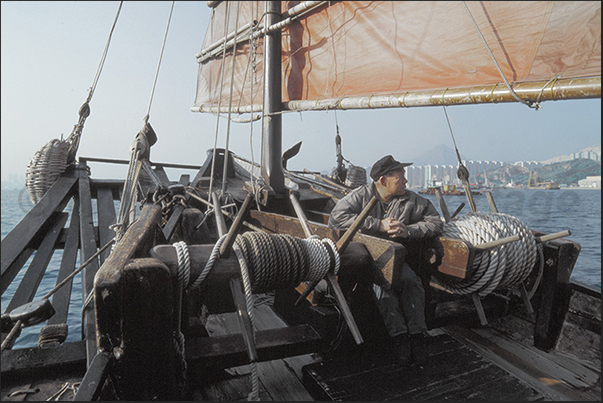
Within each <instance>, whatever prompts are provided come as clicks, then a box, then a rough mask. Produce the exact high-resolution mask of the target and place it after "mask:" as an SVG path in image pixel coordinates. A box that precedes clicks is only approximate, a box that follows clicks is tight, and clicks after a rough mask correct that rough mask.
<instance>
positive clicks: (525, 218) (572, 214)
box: [1, 189, 601, 348]
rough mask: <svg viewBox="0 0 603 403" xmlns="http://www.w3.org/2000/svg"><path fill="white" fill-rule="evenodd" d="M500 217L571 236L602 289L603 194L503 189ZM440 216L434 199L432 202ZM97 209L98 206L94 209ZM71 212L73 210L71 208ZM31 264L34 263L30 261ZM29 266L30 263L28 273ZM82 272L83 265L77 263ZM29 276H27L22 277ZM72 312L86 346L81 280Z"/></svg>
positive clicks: (32, 339)
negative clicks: (516, 219)
mask: <svg viewBox="0 0 603 403" xmlns="http://www.w3.org/2000/svg"><path fill="white" fill-rule="evenodd" d="M1 194H2V239H4V237H5V236H6V235H7V234H8V233H9V232H10V231H11V230H12V229H13V228H14V226H15V225H17V224H18V223H19V220H21V218H23V217H24V216H25V214H26V213H27V212H28V211H29V210H30V209H31V208H32V204H31V202H30V201H29V198H28V197H27V193H26V192H25V189H22V190H2V193H1ZM492 194H493V196H494V200H495V202H496V206H497V207H498V211H500V212H501V213H506V214H510V215H512V216H514V217H517V218H518V219H519V220H521V221H522V222H524V223H525V224H526V225H527V226H528V227H529V228H532V229H535V230H538V231H542V232H546V233H553V232H559V231H563V230H570V231H571V233H572V235H571V236H570V237H569V239H571V240H573V241H575V242H578V243H579V244H580V245H581V246H582V251H581V252H580V256H579V257H578V261H577V262H576V266H575V269H574V272H573V274H572V279H574V280H577V281H580V282H583V283H586V284H589V285H591V286H595V287H598V288H601V190H594V189H593V190H582V189H580V190H564V189H561V190H527V189H518V190H511V189H501V190H494V191H493V192H492ZM427 197H428V198H429V199H430V200H431V201H432V202H433V204H434V205H435V206H436V208H438V210H439V204H438V202H437V199H436V198H435V196H427ZM474 199H475V202H476V206H477V209H478V210H479V211H485V212H488V211H490V208H489V206H488V201H487V199H486V196H484V195H482V196H475V197H474ZM445 201H446V205H447V207H448V211H449V212H450V214H452V213H453V212H454V211H455V210H456V209H457V207H458V206H459V205H460V204H461V203H465V204H466V206H465V207H464V208H463V210H462V211H461V213H460V214H464V213H467V212H469V211H470V210H469V203H468V202H467V199H466V198H465V197H464V196H445ZM93 207H95V206H93ZM68 208H70V206H68ZM61 256H62V251H57V252H55V255H54V256H53V258H52V260H51V261H50V264H49V269H48V273H47V275H46V276H45V277H44V279H43V280H42V282H41V284H40V287H39V289H38V292H37V294H36V297H35V299H39V298H41V297H42V296H43V295H45V294H46V293H48V292H49V291H50V290H51V289H52V288H53V287H54V285H55V283H56V277H57V274H58V270H59V266H60V262H61ZM30 261H31V258H30ZM28 265H29V262H28V263H26V265H25V267H27V266H28ZM78 266H79V262H78ZM23 271H24V270H22V272H23ZM22 276H23V273H20V274H19V275H18V276H17V277H16V279H15V281H13V284H12V285H11V286H10V287H9V288H8V289H7V290H6V292H5V293H4V294H3V295H2V313H4V311H5V310H6V307H7V306H8V303H9V301H10V299H11V298H12V296H13V294H14V292H15V290H16V286H15V284H18V281H19V280H20V279H21V277H22ZM71 303H72V307H71V308H70V310H69V317H68V322H67V324H68V325H69V336H68V338H67V340H68V341H76V340H81V336H80V332H81V330H80V326H79V322H80V314H81V313H80V309H81V308H80V307H81V303H82V297H81V282H80V276H79V275H78V276H76V277H75V279H74V284H73V291H72V298H71ZM42 326H43V325H42V324H40V325H37V326H32V327H30V328H26V329H24V330H23V334H22V335H21V337H19V339H18V340H17V343H16V344H15V347H17V348H23V347H31V346H35V345H37V342H38V334H39V331H40V328H41V327H42Z"/></svg>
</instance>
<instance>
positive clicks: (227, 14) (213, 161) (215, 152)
mask: <svg viewBox="0 0 603 403" xmlns="http://www.w3.org/2000/svg"><path fill="white" fill-rule="evenodd" d="M229 17H230V3H228V2H227V3H226V12H225V13H224V44H223V46H222V48H223V49H222V66H221V68H220V93H219V94H218V112H217V115H216V131H215V133H214V149H213V156H212V159H211V171H210V174H209V175H210V176H209V189H208V191H207V201H208V202H209V201H211V194H212V189H213V187H214V172H215V167H216V156H217V155H218V150H217V147H218V128H219V127H220V119H219V118H220V109H221V108H220V105H222V89H223V88H224V64H225V60H226V39H227V36H228V35H227V33H228V21H229V19H230V18H229Z"/></svg>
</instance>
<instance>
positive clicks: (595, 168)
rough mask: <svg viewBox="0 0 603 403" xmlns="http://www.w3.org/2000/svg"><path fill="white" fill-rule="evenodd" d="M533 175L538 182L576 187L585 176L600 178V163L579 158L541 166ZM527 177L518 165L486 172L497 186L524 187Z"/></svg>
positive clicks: (481, 178) (525, 171)
mask: <svg viewBox="0 0 603 403" xmlns="http://www.w3.org/2000/svg"><path fill="white" fill-rule="evenodd" d="M534 173H535V175H536V178H537V180H538V181H539V182H541V181H553V182H557V183H559V184H564V185H574V186H576V185H577V184H578V181H579V180H581V179H586V177H587V176H600V175H601V163H600V162H598V161H593V160H590V159H585V158H579V159H575V160H571V161H562V162H555V163H553V164H548V165H543V166H540V167H538V168H536V169H535V170H534ZM529 176H530V170H529V169H528V168H524V167H521V166H519V165H505V166H504V167H502V168H498V169H496V170H493V171H491V172H488V180H489V181H490V182H492V183H494V184H497V185H500V184H502V185H506V184H507V183H509V182H514V183H515V184H517V185H526V184H527V183H528V178H529ZM476 180H477V181H479V182H483V181H484V180H485V178H484V177H483V175H482V174H478V175H477V178H476Z"/></svg>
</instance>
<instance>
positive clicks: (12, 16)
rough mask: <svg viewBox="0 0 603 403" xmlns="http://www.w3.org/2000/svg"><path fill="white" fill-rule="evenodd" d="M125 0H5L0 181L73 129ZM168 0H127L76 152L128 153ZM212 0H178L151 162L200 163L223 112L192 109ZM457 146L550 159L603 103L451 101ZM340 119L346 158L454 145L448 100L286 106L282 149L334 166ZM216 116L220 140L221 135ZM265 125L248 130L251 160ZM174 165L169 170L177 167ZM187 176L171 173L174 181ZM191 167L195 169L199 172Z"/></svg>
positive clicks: (585, 142) (243, 137)
mask: <svg viewBox="0 0 603 403" xmlns="http://www.w3.org/2000/svg"><path fill="white" fill-rule="evenodd" d="M118 5H119V2H96V1H94V2H86V1H84V2H52V1H48V2H21V1H18V2H17V1H2V3H1V7H2V10H1V18H2V21H1V28H2V46H1V51H2V57H1V62H2V70H1V71H2V85H1V92H2V113H1V118H2V148H1V150H2V156H1V161H2V179H3V180H4V179H6V178H7V177H8V176H9V175H10V174H17V175H24V173H25V170H26V167H27V164H28V163H29V161H30V160H31V158H32V157H33V155H34V153H35V152H36V150H38V149H39V148H40V147H42V146H43V145H44V144H45V143H46V142H48V141H50V140H52V139H54V138H60V136H61V134H63V135H64V137H67V136H68V135H69V134H70V133H71V131H72V129H73V126H74V125H75V124H76V123H77V119H78V110H79V108H80V106H81V105H82V103H83V102H84V101H85V99H86V97H87V96H88V90H89V88H90V86H91V85H92V82H93V79H94V76H95V74H96V71H97V68H98V65H99V62H100V59H101V55H102V52H103V49H104V46H105V42H106V40H107V37H108V35H109V30H110V28H111V25H112V23H113V20H114V18H115V14H116V12H117V9H118ZM170 7H171V2H144V1H142V2H138V1H136V2H125V3H124V5H123V8H122V11H121V15H120V19H119V21H118V23H117V27H116V29H115V32H114V34H113V39H112V42H111V46H110V48H109V53H108V56H107V60H106V63H105V67H104V70H103V72H102V75H101V77H100V80H99V83H98V86H97V88H96V91H95V93H94V96H93V98H92V101H91V104H90V106H91V115H90V117H89V118H88V119H87V121H86V125H85V128H84V133H83V135H82V139H81V143H80V147H79V152H78V155H79V156H87V157H103V158H118V159H128V158H129V148H130V146H131V144H132V141H133V140H134V138H135V136H136V134H137V133H138V131H139V130H140V129H141V128H142V125H143V118H144V116H145V114H146V112H147V108H148V105H149V99H150V96H151V90H152V85H153V79H154V77H155V71H156V68H157V63H158V60H159V54H160V51H161V44H162V41H163V36H164V33H165V28H166V24H167V19H168V15H169V12H170ZM209 16H210V9H209V8H208V7H207V6H206V2H205V1H201V2H176V5H175V7H174V14H173V17H172V21H171V25H170V31H169V34H168V38H167V43H166V48H165V51H164V55H163V62H162V65H161V70H160V72H159V78H158V82H157V87H156V90H155V96H154V99H153V103H152V108H151V113H150V123H151V125H152V126H153V128H154V129H155V131H156V133H157V136H158V142H157V144H156V145H155V146H154V147H153V148H152V151H151V160H152V161H155V162H179V163H184V164H199V165H200V164H202V163H203V161H204V160H205V157H206V150H207V149H209V148H212V147H213V145H214V136H215V133H216V126H217V125H216V118H215V117H214V116H212V115H207V114H200V113H194V112H191V111H190V107H191V106H192V105H193V103H194V96H195V89H196V75H197V63H196V60H195V54H196V53H197V52H199V50H200V49H201V44H202V41H203V37H204V35H205V29H206V27H207V24H208V21H209ZM447 111H448V115H449V117H450V121H451V124H452V128H453V131H454V135H455V138H456V142H457V146H458V148H459V151H460V152H461V154H463V156H466V157H467V158H470V159H476V160H498V161H506V162H512V161H518V160H545V159H549V158H551V157H554V156H558V155H564V154H568V153H571V152H574V151H578V150H581V149H583V148H585V147H589V146H592V145H595V144H597V143H600V141H601V140H600V135H601V100H600V99H596V100H579V101H556V102H551V101H549V102H545V103H543V107H542V109H541V110H539V111H535V110H533V109H530V108H528V107H527V106H525V105H523V104H497V105H469V106H453V107H449V108H447ZM336 121H337V122H338V124H339V129H340V135H341V137H342V149H343V155H344V157H346V158H347V159H348V160H350V161H351V162H352V163H354V164H355V165H360V166H369V165H371V164H372V163H373V162H374V161H375V160H377V159H378V158H380V157H381V156H382V155H385V154H393V155H394V156H395V157H396V158H397V159H399V160H412V159H413V158H414V157H417V156H419V155H420V154H422V153H424V152H426V151H428V150H430V149H431V148H433V147H435V146H438V145H440V144H445V145H447V146H449V147H451V148H454V145H453V143H452V139H451V136H450V131H449V129H448V125H447V123H446V117H445V114H444V111H443V109H442V107H426V108H408V109H387V110H371V111H339V112H337V113H336V114H335V112H329V113H327V112H305V113H304V114H299V113H290V114H287V115H285V116H284V118H283V151H284V150H285V149H287V148H289V147H291V146H293V145H294V144H296V143H297V142H298V141H300V140H301V141H303V144H302V148H301V151H300V153H299V154H298V155H297V156H296V157H295V158H294V159H292V160H291V161H290V162H289V165H288V168H290V169H302V168H304V167H305V168H308V169H311V170H320V171H330V170H331V168H332V167H333V166H335V164H336V153H335V141H334V139H335V135H336V127H335V124H336ZM226 128H227V124H226V121H225V120H224V119H221V121H220V123H219V125H218V129H219V137H218V140H217V145H218V147H224V146H225V144H226V134H225V133H226ZM250 137H251V130H250V126H249V124H240V123H237V124H235V123H233V124H232V125H231V134H230V149H231V150H232V151H234V152H235V153H237V154H239V155H241V156H243V157H246V158H251V151H250ZM260 138H261V126H260V124H259V123H258V124H255V125H254V127H253V145H254V147H253V150H254V158H255V160H256V161H257V160H259V158H260V147H259V141H260ZM90 165H91V168H92V174H93V176H94V177H96V178H111V177H117V176H123V175H124V174H125V172H126V166H114V165H107V164H99V163H91V164H90ZM172 172H174V174H172ZM180 173H190V172H188V171H176V170H170V171H168V174H169V175H170V176H171V179H174V180H177V179H178V175H179V174H180ZM192 173H193V174H194V172H192Z"/></svg>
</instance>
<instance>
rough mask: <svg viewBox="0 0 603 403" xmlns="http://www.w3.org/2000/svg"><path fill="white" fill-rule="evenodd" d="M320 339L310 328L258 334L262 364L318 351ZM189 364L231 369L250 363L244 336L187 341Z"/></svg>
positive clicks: (295, 328) (284, 329)
mask: <svg viewBox="0 0 603 403" xmlns="http://www.w3.org/2000/svg"><path fill="white" fill-rule="evenodd" d="M318 340H319V336H318V334H317V333H316V331H314V329H312V327H311V326H308V325H299V326H292V327H285V328H280V329H270V330H260V331H256V332H255V341H256V348H257V351H258V357H259V361H269V360H275V359H277V358H283V357H291V356H295V355H302V354H308V353H311V352H314V351H316V349H317V346H318ZM186 360H187V362H189V363H192V362H194V361H195V362H196V363H197V365H202V366H212V367H218V368H229V367H235V366H239V365H245V364H248V363H249V357H248V356H247V349H246V347H245V342H244V340H243V336H242V335H241V334H230V335H224V336H214V337H201V338H196V339H189V340H187V341H186Z"/></svg>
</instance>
